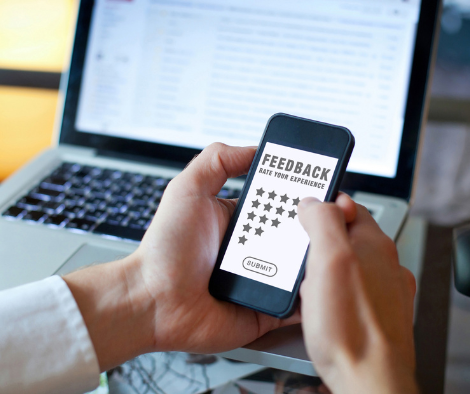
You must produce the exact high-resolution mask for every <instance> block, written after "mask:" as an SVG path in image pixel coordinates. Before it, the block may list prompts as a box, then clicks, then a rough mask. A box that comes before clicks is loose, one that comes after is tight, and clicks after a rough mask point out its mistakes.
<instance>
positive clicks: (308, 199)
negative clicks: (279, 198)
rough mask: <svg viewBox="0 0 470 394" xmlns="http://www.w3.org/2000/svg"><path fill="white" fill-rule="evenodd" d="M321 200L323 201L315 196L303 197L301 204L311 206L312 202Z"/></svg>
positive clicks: (315, 202) (316, 202)
mask: <svg viewBox="0 0 470 394" xmlns="http://www.w3.org/2000/svg"><path fill="white" fill-rule="evenodd" d="M319 202H321V201H320V200H319V199H318V198H315V197H305V198H302V200H300V202H299V206H301V205H302V206H305V207H307V206H309V205H311V204H318V203H319Z"/></svg>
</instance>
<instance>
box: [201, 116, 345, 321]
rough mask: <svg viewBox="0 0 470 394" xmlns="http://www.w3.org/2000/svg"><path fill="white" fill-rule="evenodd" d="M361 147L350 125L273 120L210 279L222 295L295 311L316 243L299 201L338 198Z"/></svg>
mask: <svg viewBox="0 0 470 394" xmlns="http://www.w3.org/2000/svg"><path fill="white" fill-rule="evenodd" d="M353 148H354V137H353V135H352V134H351V132H350V131H349V130H348V129H346V128H344V127H340V126H334V125H330V124H326V123H321V122H316V121H314V120H308V119H303V118H299V117H296V116H291V115H286V114H276V115H273V116H272V117H271V118H270V119H269V121H268V124H267V125H266V129H265V131H264V134H263V137H262V138H261V142H260V144H259V147H258V150H257V152H256V155H255V157H254V159H253V163H252V165H251V168H250V171H249V173H248V175H247V178H246V182H245V184H244V187H243V190H242V192H241V194H240V198H239V200H238V204H237V207H236V209H235V212H234V214H233V216H232V219H231V221H230V223H229V226H228V229H227V232H226V234H225V237H224V239H223V241H222V244H221V247H220V251H219V254H218V257H217V262H216V265H215V268H214V271H213V273H212V276H211V279H210V282H209V291H210V293H211V294H212V295H213V296H214V297H216V298H218V299H221V300H226V301H230V302H234V303H236V304H240V305H243V306H245V307H247V308H251V309H254V310H256V311H259V312H262V313H265V314H268V315H271V316H275V317H278V318H285V317H288V316H289V315H291V314H292V313H293V312H294V310H295V306H296V301H297V297H298V291H299V287H300V283H301V281H302V279H303V275H304V268H305V260H306V257H307V251H308V245H309V238H308V235H307V233H306V232H305V230H304V229H303V227H302V225H301V224H300V222H299V219H298V217H297V205H298V203H299V202H300V200H301V199H302V198H304V197H307V196H312V197H316V198H318V199H319V200H321V201H334V200H335V199H336V195H337V193H338V189H339V186H340V184H341V180H342V178H343V175H344V173H345V172H346V167H347V165H348V162H349V158H350V157H351V153H352V151H353Z"/></svg>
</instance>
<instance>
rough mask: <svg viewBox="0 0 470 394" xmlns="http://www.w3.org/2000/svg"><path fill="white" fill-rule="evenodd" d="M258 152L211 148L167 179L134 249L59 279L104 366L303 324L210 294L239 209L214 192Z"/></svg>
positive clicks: (215, 348) (227, 344)
mask: <svg viewBox="0 0 470 394" xmlns="http://www.w3.org/2000/svg"><path fill="white" fill-rule="evenodd" d="M255 151H256V149H255V148H234V147H228V146H226V145H223V144H213V145H211V146H209V147H208V148H206V149H205V150H204V151H203V152H202V153H201V154H200V155H199V156H198V157H197V158H195V159H194V160H193V161H192V162H191V163H190V164H189V166H188V167H187V168H186V169H185V170H184V171H183V172H182V173H181V174H179V175H178V176H177V177H176V178H174V179H173V180H172V181H171V182H170V184H169V185H168V187H167V189H166V191H165V193H164V196H163V199H162V202H161V204H160V207H159V209H158V212H157V214H156V215H155V218H154V220H153V222H152V224H151V225H150V227H149V229H148V231H147V233H146V234H145V236H144V239H143V240H142V243H141V245H140V246H139V248H138V249H137V251H136V252H135V253H133V254H132V255H131V256H129V257H128V258H126V259H124V260H122V261H119V262H114V263H109V264H103V265H100V266H96V267H92V268H88V269H84V270H81V271H77V272H75V273H72V274H70V275H67V276H65V277H64V280H65V281H66V282H67V284H68V286H69V288H70V289H71V291H72V293H73V295H74V297H75V299H76V301H77V303H78V306H79V308H80V311H81V313H82V315H83V317H84V320H85V323H86V325H87V328H88V331H89V333H90V336H91V339H92V341H93V345H94V347H95V351H96V353H97V356H98V360H99V363H100V368H101V369H102V370H107V369H109V368H110V367H112V366H115V365H118V364H119V363H122V362H124V361H125V360H127V359H129V358H132V357H135V356H137V355H139V354H141V353H145V352H150V351H167V350H180V351H191V352H199V353H206V352H207V353H214V352H221V351H225V350H229V349H233V348H236V347H239V346H242V345H245V344H247V343H249V342H251V341H253V340H255V339H256V338H258V337H260V336H261V335H263V334H265V333H266V332H268V331H269V330H272V329H275V328H278V327H281V326H284V325H287V324H293V323H296V322H300V317H299V314H298V313H297V314H296V315H294V316H292V317H291V318H289V319H287V320H279V319H275V318H273V317H270V316H267V315H264V314H261V313H257V312H254V311H252V310H249V309H246V308H243V307H241V306H237V305H235V304H231V303H228V302H223V301H219V300H216V299H215V298H213V297H212V296H211V295H210V294H209V291H208V285H209V278H210V275H211V273H212V270H213V267H214V264H215V261H216V258H217V254H218V250H219V247H220V244H221V242H222V239H223V236H224V234H225V231H226V229H227V226H228V223H229V220H230V217H231V216H232V213H233V211H234V209H235V206H236V200H224V199H219V198H217V197H216V195H217V193H218V192H219V191H220V189H221V188H222V186H223V185H224V184H225V182H226V181H227V179H228V178H231V177H237V176H239V175H242V174H246V173H247V171H248V169H249V167H250V165H251V162H252V160H253V157H254V154H255Z"/></svg>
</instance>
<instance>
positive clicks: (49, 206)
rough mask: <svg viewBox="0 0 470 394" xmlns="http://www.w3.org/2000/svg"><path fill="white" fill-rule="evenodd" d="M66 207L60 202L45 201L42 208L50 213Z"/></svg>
mask: <svg viewBox="0 0 470 394" xmlns="http://www.w3.org/2000/svg"><path fill="white" fill-rule="evenodd" d="M64 208H65V205H64V204H62V203H60V202H54V201H48V202H45V203H44V204H43V206H42V210H43V211H44V212H47V213H48V214H51V215H52V214H54V213H58V212H59V211H62V210H63V209H64Z"/></svg>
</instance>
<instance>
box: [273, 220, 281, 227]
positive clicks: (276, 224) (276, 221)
mask: <svg viewBox="0 0 470 394" xmlns="http://www.w3.org/2000/svg"><path fill="white" fill-rule="evenodd" d="M279 224H281V222H280V221H279V220H277V218H276V219H274V220H272V223H271V226H274V227H276V228H277V226H278V225H279Z"/></svg>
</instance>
